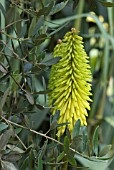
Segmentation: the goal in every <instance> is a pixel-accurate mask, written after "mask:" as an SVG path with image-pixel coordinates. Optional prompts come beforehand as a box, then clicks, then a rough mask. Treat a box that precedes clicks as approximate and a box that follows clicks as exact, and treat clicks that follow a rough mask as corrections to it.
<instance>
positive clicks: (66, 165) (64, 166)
mask: <svg viewBox="0 0 114 170" xmlns="http://www.w3.org/2000/svg"><path fill="white" fill-rule="evenodd" d="M67 167H68V162H65V163H64V164H63V165H62V168H61V170H67Z"/></svg>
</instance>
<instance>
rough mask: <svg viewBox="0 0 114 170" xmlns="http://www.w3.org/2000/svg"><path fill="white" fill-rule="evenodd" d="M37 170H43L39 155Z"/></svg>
mask: <svg viewBox="0 0 114 170" xmlns="http://www.w3.org/2000/svg"><path fill="white" fill-rule="evenodd" d="M38 170H43V162H42V156H41V155H39V157H38Z"/></svg>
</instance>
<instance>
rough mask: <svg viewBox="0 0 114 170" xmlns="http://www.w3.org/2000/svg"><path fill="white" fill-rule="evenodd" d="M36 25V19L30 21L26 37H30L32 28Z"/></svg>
mask: <svg viewBox="0 0 114 170" xmlns="http://www.w3.org/2000/svg"><path fill="white" fill-rule="evenodd" d="M35 25H36V17H34V18H33V19H32V21H31V24H30V26H29V30H28V36H29V37H30V36H31V35H32V33H33V32H34V28H35Z"/></svg>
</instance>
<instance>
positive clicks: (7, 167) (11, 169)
mask: <svg viewBox="0 0 114 170" xmlns="http://www.w3.org/2000/svg"><path fill="white" fill-rule="evenodd" d="M1 166H2V170H18V169H17V168H16V167H15V165H14V164H13V163H11V162H8V161H1Z"/></svg>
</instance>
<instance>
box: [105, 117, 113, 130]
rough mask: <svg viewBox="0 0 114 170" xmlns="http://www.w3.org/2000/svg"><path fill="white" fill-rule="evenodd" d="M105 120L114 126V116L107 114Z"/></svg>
mask: <svg viewBox="0 0 114 170" xmlns="http://www.w3.org/2000/svg"><path fill="white" fill-rule="evenodd" d="M104 119H105V121H106V122H107V123H109V125H111V126H112V127H113V128H114V116H106V117H105V118H104Z"/></svg>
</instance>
